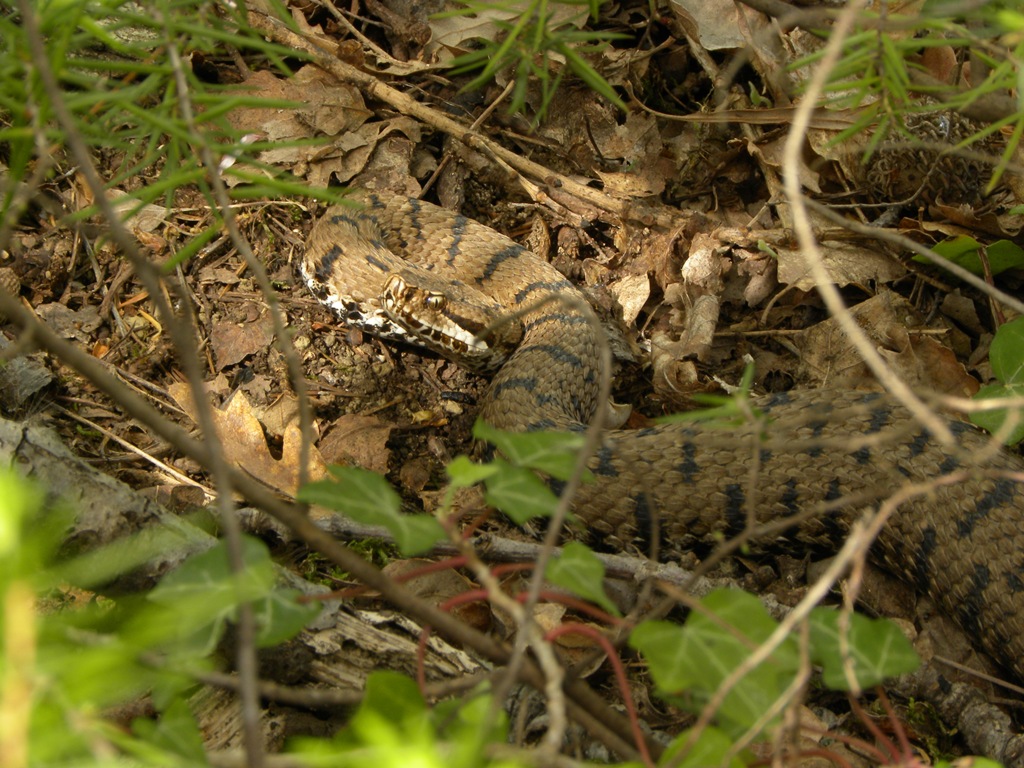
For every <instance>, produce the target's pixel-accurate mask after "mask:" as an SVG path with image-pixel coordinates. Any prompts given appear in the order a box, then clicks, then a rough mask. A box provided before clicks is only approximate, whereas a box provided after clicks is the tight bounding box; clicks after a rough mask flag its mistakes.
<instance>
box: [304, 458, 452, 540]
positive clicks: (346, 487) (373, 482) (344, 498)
mask: <svg viewBox="0 0 1024 768" xmlns="http://www.w3.org/2000/svg"><path fill="white" fill-rule="evenodd" d="M328 471H330V473H331V474H332V475H333V476H334V477H335V480H319V481H317V482H315V483H307V484H306V485H304V486H303V487H302V488H300V489H299V493H298V495H297V498H298V499H299V501H304V502H306V503H307V504H318V505H320V506H322V507H326V508H327V509H332V510H334V511H335V512H340V513H341V514H343V515H345V516H346V517H349V518H351V519H353V520H355V521H356V522H359V523H364V524H366V525H380V526H383V527H384V528H386V529H387V530H388V532H389V533H390V534H391V535H392V536H393V537H394V538H395V542H396V543H397V544H398V548H399V549H400V550H401V552H402V554H404V555H408V556H411V555H419V554H422V553H424V552H428V551H429V550H430V548H431V547H433V546H434V545H435V544H436V543H437V542H438V541H441V540H442V539H444V538H445V532H444V528H442V527H441V524H440V523H439V522H438V521H437V520H435V519H434V518H433V517H430V516H429V515H406V514H403V513H402V500H401V498H399V496H398V494H397V493H395V489H394V488H392V487H391V486H390V485H389V484H388V481H387V480H385V479H384V478H383V477H381V476H380V475H378V474H376V473H375V472H370V471H368V470H365V469H360V468H359V467H342V466H338V465H333V466H331V467H329V468H328Z"/></svg>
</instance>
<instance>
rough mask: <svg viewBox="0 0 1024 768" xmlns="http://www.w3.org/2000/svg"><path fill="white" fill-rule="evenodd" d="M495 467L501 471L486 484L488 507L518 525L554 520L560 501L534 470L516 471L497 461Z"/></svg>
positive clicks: (485, 492) (485, 494)
mask: <svg viewBox="0 0 1024 768" xmlns="http://www.w3.org/2000/svg"><path fill="white" fill-rule="evenodd" d="M493 464H494V465H495V466H497V467H499V468H500V471H498V472H496V473H495V474H494V475H493V476H492V477H489V478H488V479H487V481H486V483H485V487H486V490H485V491H484V499H486V501H487V503H488V504H490V505H491V506H492V507H495V508H496V509H500V510H501V511H502V512H504V513H505V514H506V515H508V516H509V518H511V519H512V521H513V522H515V523H516V525H523V523H525V522H527V521H528V520H532V519H533V518H535V517H551V514H552V512H554V511H555V507H556V506H557V504H558V497H557V496H555V494H554V493H552V492H551V489H550V488H548V487H547V486H546V485H545V484H544V481H542V480H541V479H540V478H539V477H537V475H535V474H534V473H533V471H532V470H529V469H523V468H522V467H513V466H511V465H510V464H508V463H507V462H505V461H502V460H501V459H495V460H494V462H493Z"/></svg>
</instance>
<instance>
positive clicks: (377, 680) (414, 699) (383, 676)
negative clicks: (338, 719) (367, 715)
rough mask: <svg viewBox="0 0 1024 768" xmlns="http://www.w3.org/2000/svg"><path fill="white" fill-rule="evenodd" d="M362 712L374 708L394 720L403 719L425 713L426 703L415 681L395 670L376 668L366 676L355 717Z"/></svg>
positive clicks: (371, 710)
mask: <svg viewBox="0 0 1024 768" xmlns="http://www.w3.org/2000/svg"><path fill="white" fill-rule="evenodd" d="M364 712H378V713H380V714H382V715H384V716H386V717H387V718H388V719H390V720H392V721H394V722H395V723H403V722H408V721H410V720H418V719H420V718H422V717H425V716H426V714H427V705H426V702H425V701H424V700H423V696H422V695H421V694H420V689H419V686H417V685H416V683H415V681H413V680H411V679H410V678H408V677H406V676H405V675H403V674H401V673H399V672H392V671H391V670H380V671H377V672H372V673H370V676H369V677H368V678H366V687H365V688H364V689H363V701H362V703H361V704H360V706H359V712H358V713H356V717H358V716H359V714H360V713H364Z"/></svg>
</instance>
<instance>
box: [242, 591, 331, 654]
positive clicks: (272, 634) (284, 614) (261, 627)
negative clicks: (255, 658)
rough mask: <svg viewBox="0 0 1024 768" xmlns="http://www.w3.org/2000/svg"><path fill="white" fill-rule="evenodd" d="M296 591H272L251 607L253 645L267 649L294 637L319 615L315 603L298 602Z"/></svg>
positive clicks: (317, 605)
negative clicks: (254, 639) (254, 636)
mask: <svg viewBox="0 0 1024 768" xmlns="http://www.w3.org/2000/svg"><path fill="white" fill-rule="evenodd" d="M301 596H302V593H301V592H299V591H298V590H297V589H275V590H274V591H273V592H271V593H270V594H269V595H267V596H266V598H264V599H263V600H262V601H261V602H259V603H256V604H255V605H254V606H253V610H254V613H255V616H256V644H257V645H258V646H259V647H260V648H270V647H272V646H275V645H278V644H279V643H283V642H284V641H285V640H290V639H291V638H293V637H295V635H297V634H298V633H299V632H301V631H302V629H303V628H304V627H305V626H306V625H307V624H309V622H311V621H313V619H315V618H316V617H317V616H319V615H320V608H321V606H320V604H319V603H317V602H315V601H314V602H310V603H301V602H299V599H298V598H299V597H301Z"/></svg>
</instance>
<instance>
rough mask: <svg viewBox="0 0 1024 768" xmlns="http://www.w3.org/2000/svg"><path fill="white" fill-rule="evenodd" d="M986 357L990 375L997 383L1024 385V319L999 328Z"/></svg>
mask: <svg viewBox="0 0 1024 768" xmlns="http://www.w3.org/2000/svg"><path fill="white" fill-rule="evenodd" d="M988 356H989V362H991V363H992V373H993V374H994V375H995V377H996V378H997V379H999V381H1001V382H1002V383H1003V384H1009V385H1014V384H1022V385H1024V317H1018V318H1017V319H1016V320H1011V321H1010V322H1008V323H1005V324H1003V325H1001V326H1000V327H999V330H997V331H996V335H995V338H993V339H992V346H991V348H990V349H989V353H988Z"/></svg>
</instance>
